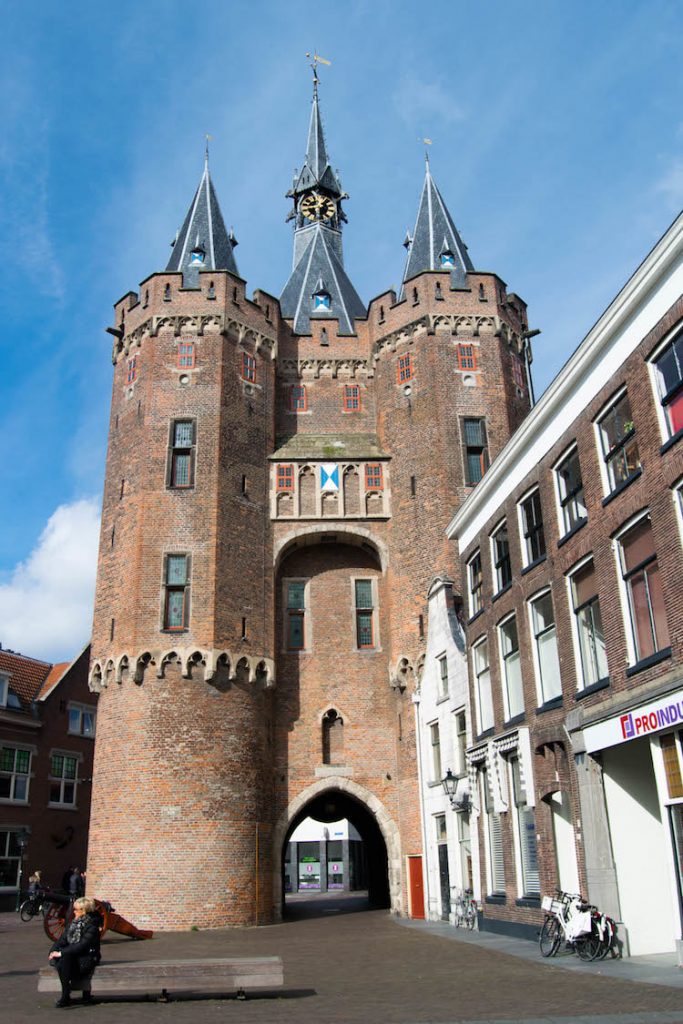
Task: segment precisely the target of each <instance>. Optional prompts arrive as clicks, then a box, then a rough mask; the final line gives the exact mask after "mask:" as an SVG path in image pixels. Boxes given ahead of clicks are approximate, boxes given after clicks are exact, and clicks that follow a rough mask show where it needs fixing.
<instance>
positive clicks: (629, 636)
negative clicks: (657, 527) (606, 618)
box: [613, 509, 671, 666]
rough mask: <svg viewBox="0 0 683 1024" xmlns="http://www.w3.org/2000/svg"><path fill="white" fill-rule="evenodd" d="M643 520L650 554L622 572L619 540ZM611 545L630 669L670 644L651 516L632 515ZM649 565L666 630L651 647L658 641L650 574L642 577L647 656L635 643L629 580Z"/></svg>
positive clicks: (621, 546) (622, 555) (630, 583)
mask: <svg viewBox="0 0 683 1024" xmlns="http://www.w3.org/2000/svg"><path fill="white" fill-rule="evenodd" d="M646 520H647V521H648V522H649V524H650V533H651V535H652V548H653V551H654V554H653V555H649V556H648V557H647V558H646V559H645V560H644V561H642V562H639V563H638V564H636V565H635V566H634V567H633V568H631V569H626V564H625V559H624V550H623V540H624V537H626V536H627V534H629V533H630V532H631V531H632V530H634V529H637V527H638V526H639V525H640V524H641V523H643V522H644V521H646ZM613 546H614V553H615V557H616V563H617V573H618V578H619V593H620V595H621V601H622V613H623V616H624V624H625V626H626V629H625V633H626V642H627V648H628V653H629V660H630V661H631V665H632V666H633V665H638V664H639V663H640V662H641V661H645V660H647V659H648V658H651V657H656V656H657V655H661V654H662V652H663V651H666V650H668V649H670V644H671V634H670V632H669V621H668V616H667V614H666V611H667V610H666V604H665V602H664V591H663V587H662V584H661V574H660V572H659V559H658V556H657V549H656V547H655V543H654V531H653V529H652V516H651V513H650V510H649V509H646V510H645V511H644V512H641V513H638V514H637V515H636V516H634V517H632V518H631V519H629V520H627V522H626V523H624V524H623V526H621V527H620V528H619V530H618V532H617V533H615V535H614V537H613ZM652 566H654V567H655V569H656V572H657V577H658V579H659V580H660V583H659V586H660V588H661V590H660V596H661V600H662V607H663V609H664V624H665V627H666V643H663V644H661V645H660V646H655V644H656V643H657V641H658V638H657V629H656V626H655V620H654V614H653V608H652V602H651V599H650V590H651V578H650V575H647V574H646V575H645V592H646V595H647V611H648V618H649V623H650V631H651V639H652V641H653V650H652V651H651V652H650V653H649V654H645V653H643V652H642V651H641V643H640V640H639V634H638V632H637V621H638V620H637V615H636V607H635V604H634V597H633V587H632V581H633V580H634V579H635V578H636V577H637V576H639V575H640V574H641V573H643V572H644V570H646V569H648V568H650V567H652Z"/></svg>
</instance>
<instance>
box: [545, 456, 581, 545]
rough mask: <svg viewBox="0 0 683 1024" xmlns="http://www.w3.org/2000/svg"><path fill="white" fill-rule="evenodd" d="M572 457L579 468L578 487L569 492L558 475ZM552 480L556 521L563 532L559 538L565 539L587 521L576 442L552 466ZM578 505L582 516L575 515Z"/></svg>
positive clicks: (562, 478) (564, 481)
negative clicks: (555, 503)
mask: <svg viewBox="0 0 683 1024" xmlns="http://www.w3.org/2000/svg"><path fill="white" fill-rule="evenodd" d="M574 457H575V458H576V461H577V463H578V466H579V486H578V487H575V488H574V490H572V491H570V490H569V488H567V487H566V480H565V478H564V477H562V476H561V475H560V474H561V471H562V467H563V466H564V465H565V463H567V462H568V461H569V460H570V459H572V458H574ZM553 480H554V483H555V499H556V502H557V521H558V523H559V524H560V526H561V527H562V530H563V532H562V534H561V536H563V537H565V536H567V534H569V533H572V532H573V531H574V530H577V529H578V528H579V527H580V526H581V525H582V524H583V523H585V522H586V521H587V519H588V509H587V507H586V500H585V490H584V486H583V473H582V470H581V459H580V457H579V446H578V444H577V443H576V442H574V444H573V445H571V446H570V447H569V448H567V449H565V451H564V452H563V453H562V455H561V456H560V457H559V459H558V460H557V462H555V464H554V465H553ZM563 490H564V493H563ZM579 496H580V498H579ZM580 505H582V506H583V515H578V514H577V510H578V508H579V506H580ZM568 509H573V511H570V512H568ZM572 516H575V517H576V518H575V519H574V521H573V522H571V521H570V520H571V519H572Z"/></svg>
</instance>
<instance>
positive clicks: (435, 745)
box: [427, 719, 443, 785]
mask: <svg viewBox="0 0 683 1024" xmlns="http://www.w3.org/2000/svg"><path fill="white" fill-rule="evenodd" d="M427 728H428V730H429V781H430V782H431V783H432V785H438V784H439V783H440V782H441V780H442V779H443V765H442V758H441V729H440V728H439V720H438V719H435V720H434V721H433V722H429V723H428V724H427ZM435 738H436V742H435Z"/></svg>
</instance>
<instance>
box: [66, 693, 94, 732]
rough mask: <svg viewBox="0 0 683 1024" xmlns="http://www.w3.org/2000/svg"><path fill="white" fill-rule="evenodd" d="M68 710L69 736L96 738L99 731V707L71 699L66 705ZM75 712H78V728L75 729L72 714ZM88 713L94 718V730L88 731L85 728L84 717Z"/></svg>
mask: <svg viewBox="0 0 683 1024" xmlns="http://www.w3.org/2000/svg"><path fill="white" fill-rule="evenodd" d="M66 711H67V719H68V721H67V729H66V731H67V735H68V736H82V737H84V738H85V739H90V740H94V739H95V734H96V732H97V708H96V706H95V705H94V704H77V703H75V702H74V701H69V703H68V704H67V706H66ZM73 713H77V714H78V728H77V729H73V728H72V726H71V716H72V714H73ZM86 715H90V717H91V718H92V731H91V732H86V731H85V729H84V724H85V723H84V719H85V716H86Z"/></svg>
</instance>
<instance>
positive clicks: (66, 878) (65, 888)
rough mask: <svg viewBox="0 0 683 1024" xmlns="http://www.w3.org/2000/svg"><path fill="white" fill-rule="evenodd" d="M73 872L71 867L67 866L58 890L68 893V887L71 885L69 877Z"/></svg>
mask: <svg viewBox="0 0 683 1024" xmlns="http://www.w3.org/2000/svg"><path fill="white" fill-rule="evenodd" d="M73 872H74V869H73V865H71V864H69V866H68V868H67V869H66V871H65V872H64V874H63V875H62V881H61V883H60V888H61V890H62V892H68V891H69V885H70V884H71V876H72V874H73Z"/></svg>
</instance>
